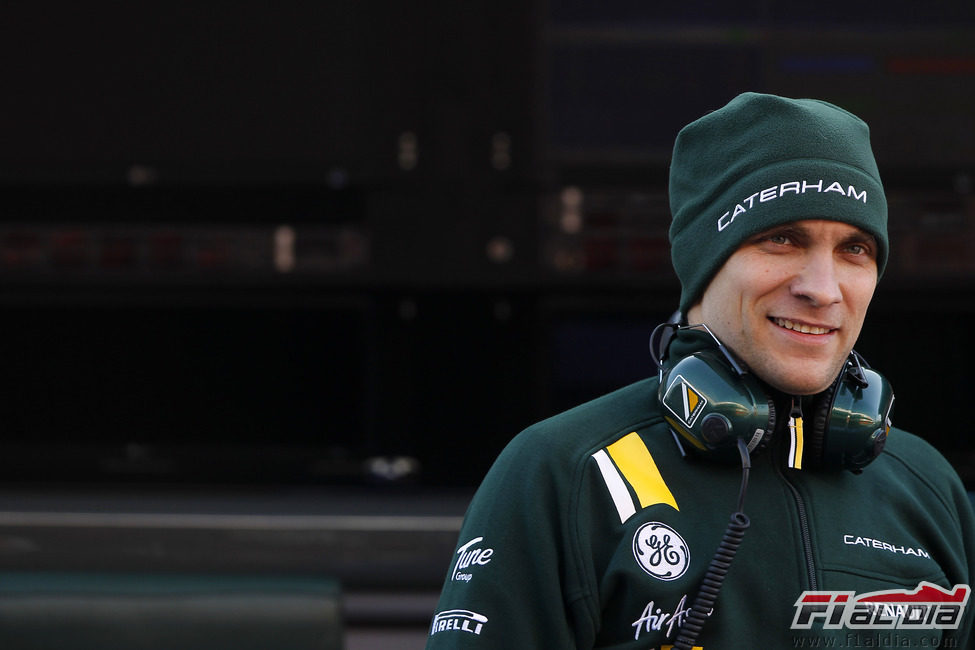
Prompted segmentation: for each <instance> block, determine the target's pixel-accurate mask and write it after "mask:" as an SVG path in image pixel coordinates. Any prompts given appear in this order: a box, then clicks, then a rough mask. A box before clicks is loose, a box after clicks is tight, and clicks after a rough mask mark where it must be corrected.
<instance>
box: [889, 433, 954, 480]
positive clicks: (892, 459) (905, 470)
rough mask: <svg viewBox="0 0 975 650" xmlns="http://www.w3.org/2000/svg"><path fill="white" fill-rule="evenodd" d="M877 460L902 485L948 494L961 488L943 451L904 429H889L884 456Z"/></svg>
mask: <svg viewBox="0 0 975 650" xmlns="http://www.w3.org/2000/svg"><path fill="white" fill-rule="evenodd" d="M881 459H883V460H882V461H881ZM878 461H881V463H880V464H881V465H882V466H886V467H888V468H889V469H890V470H891V471H893V472H894V473H895V474H896V475H897V477H898V480H899V481H901V482H904V481H907V480H913V481H914V482H920V483H923V484H926V485H928V486H929V487H930V488H931V489H933V490H935V491H937V492H939V493H941V494H945V495H946V494H948V493H950V492H953V491H956V490H957V489H960V487H961V480H960V479H959V478H958V474H957V473H956V471H955V469H954V467H952V465H951V463H949V462H948V460H947V459H946V458H945V457H944V455H942V454H941V452H940V451H938V450H937V449H936V448H935V447H934V446H933V445H932V444H931V443H929V442H928V441H927V440H924V439H923V438H922V437H920V436H917V435H914V434H913V433H910V432H907V431H904V430H902V429H893V428H892V429H891V430H890V434H889V436H888V438H887V444H886V446H885V448H884V453H883V454H881V456H880V457H879V458H878ZM875 462H876V461H875Z"/></svg>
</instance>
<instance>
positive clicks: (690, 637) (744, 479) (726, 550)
mask: <svg viewBox="0 0 975 650" xmlns="http://www.w3.org/2000/svg"><path fill="white" fill-rule="evenodd" d="M738 451H739V453H740V454H741V489H740V490H739V492H738V511H737V512H735V513H734V514H733V515H731V521H729V522H728V527H727V528H726V529H725V532H724V537H722V538H721V543H720V544H718V550H717V551H715V553H714V557H713V558H711V564H710V565H708V570H707V572H706V573H705V574H704V580H703V581H702V582H701V587H700V589H698V591H697V596H695V598H694V604H693V605H691V610H690V611H689V612H688V614H687V618H686V619H685V620H684V624H683V625H681V627H680V633H679V635H678V636H677V641H676V642H675V643H674V650H692V649H693V647H694V642H695V641H696V640H697V637H698V635H700V633H701V630H702V629H703V628H704V623H705V622H706V621H707V618H708V617H709V616H710V615H711V612H712V611H713V610H714V603H715V602H716V601H717V600H718V593H719V592H720V591H721V585H722V583H724V579H725V576H726V575H728V569H730V568H731V562H732V560H734V559H735V553H737V552H738V547H739V546H740V545H741V540H742V538H744V536H745V529H747V528H748V525H749V523H750V522H749V521H748V517H747V516H746V515H745V513H744V512H743V510H744V505H745V492H746V491H747V490H748V474H749V471H750V470H751V466H752V464H751V458H750V456H749V454H748V447H747V446H746V445H745V441H744V440H742V439H741V438H739V439H738Z"/></svg>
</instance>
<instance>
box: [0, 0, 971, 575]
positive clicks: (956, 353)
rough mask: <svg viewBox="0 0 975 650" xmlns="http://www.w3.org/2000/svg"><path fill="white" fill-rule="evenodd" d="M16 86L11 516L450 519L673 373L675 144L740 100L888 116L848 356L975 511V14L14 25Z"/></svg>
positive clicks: (12, 561)
mask: <svg viewBox="0 0 975 650" xmlns="http://www.w3.org/2000/svg"><path fill="white" fill-rule="evenodd" d="M0 62H2V63H0V69H2V86H0V89H2V92H0V316H2V329H0V332H2V337H0V360H2V362H3V365H2V368H3V373H2V376H0V486H4V489H5V490H6V491H5V492H4V495H6V496H5V497H4V498H6V499H7V501H6V503H5V505H4V504H0V505H4V507H5V508H6V509H7V510H8V511H24V512H27V511H31V512H40V511H56V512H62V511H72V512H78V511H82V510H84V511H86V512H88V511H91V510H98V509H100V508H101V509H107V510H111V509H112V508H113V507H115V508H116V509H117V510H121V511H124V512H130V513H131V512H133V511H137V510H139V509H140V507H141V508H142V509H143V510H144V509H145V506H139V505H138V503H139V501H138V500H136V501H134V502H132V501H126V502H125V504H124V505H118V504H117V503H116V502H112V501H111V499H112V498H119V495H123V496H126V497H127V496H128V495H135V494H145V493H146V491H151V493H152V494H153V495H154V497H153V498H156V499H161V501H159V502H153V503H157V505H156V506H153V507H156V508H158V509H163V510H165V509H166V507H164V506H162V505H158V503H179V504H181V505H179V506H176V505H171V506H169V507H168V508H169V511H172V512H176V511H182V510H187V509H190V510H192V509H194V508H198V507H201V506H199V505H198V502H193V503H195V504H196V505H192V504H190V502H187V501H182V502H179V501H178V500H177V501H166V499H167V498H169V497H168V496H166V495H171V494H179V495H186V494H196V495H198V494H207V495H213V494H219V495H221V497H220V498H221V499H225V500H222V501H219V502H213V503H210V504H209V505H207V506H206V507H205V508H203V509H204V510H205V511H206V512H208V513H211V514H212V513H215V512H217V511H220V510H221V509H223V510H225V511H228V510H229V511H234V512H243V511H246V510H247V508H248V506H247V505H246V503H248V502H247V501H246V499H245V498H244V497H241V496H240V495H241V494H247V495H251V496H253V495H263V496H260V497H255V498H264V497H266V495H267V494H269V493H272V494H282V493H286V494H288V495H292V496H293V495H295V494H301V495H305V496H303V497H294V499H291V500H288V501H286V502H279V501H276V502H275V503H276V504H278V505H275V506H273V507H272V506H270V505H267V504H266V503H265V505H263V506H261V507H263V508H265V510H267V509H268V508H270V509H272V510H273V509H274V508H280V507H283V508H294V507H296V506H294V505H293V504H294V503H301V500H300V499H301V498H306V497H307V495H308V494H314V495H315V496H314V497H313V498H310V500H309V501H307V502H305V503H307V504H311V505H308V508H310V509H312V510H314V511H315V512H316V513H318V514H320V515H323V516H324V515H327V514H328V512H326V510H327V509H326V507H325V506H323V505H322V504H323V503H330V501H329V500H330V499H335V500H336V503H338V504H339V505H338V506H336V507H339V508H342V509H345V510H348V509H350V508H351V509H352V510H356V511H357V512H367V511H368V512H373V513H374V514H376V515H377V516H382V515H384V514H388V513H386V512H385V511H383V510H382V509H381V508H379V506H376V504H380V503H389V498H390V495H396V496H398V497H404V495H407V496H409V497H410V498H413V497H416V498H421V499H426V500H427V501H423V502H422V503H429V502H434V503H441V504H442V503H448V504H451V505H450V506H449V508H448V510H449V513H447V514H449V515H450V516H452V517H455V519H452V520H451V521H456V517H459V515H460V514H462V512H463V506H464V504H466V498H467V496H469V493H470V491H471V490H472V489H473V488H474V487H475V486H476V485H477V484H478V483H479V482H480V479H481V478H482V476H483V474H484V472H485V471H486V470H487V468H488V466H489V465H490V463H491V461H492V460H493V458H494V457H495V456H496V454H497V453H498V451H499V450H500V449H501V448H502V446H503V445H504V444H505V443H506V442H507V441H508V440H509V439H510V438H511V437H512V436H513V435H514V434H516V433H517V432H518V431H519V430H520V429H522V428H524V427H525V426H527V425H529V424H531V423H532V422H534V421H535V420H537V419H539V418H542V417H545V416H547V415H550V414H553V413H555V412H557V411H559V410H561V409H563V408H566V407H568V406H571V405H573V404H576V403H578V402H580V401H582V400H585V399H588V398H591V397H595V396H597V395H599V394H601V393H603V392H605V391H607V390H610V389H613V388H616V387H618V386H621V385H623V384H625V383H628V382H629V381H631V380H634V379H638V378H641V377H644V376H647V375H648V374H650V373H651V372H653V367H652V362H651V360H650V358H649V355H648V354H647V339H648V336H649V333H650V331H651V329H652V328H653V326H654V325H655V324H657V323H658V322H660V321H662V320H664V319H665V318H666V317H667V316H668V315H669V314H670V312H671V311H672V310H673V309H674V308H675V306H676V303H677V297H678V287H677V283H676V280H675V278H674V277H673V274H672V271H671V267H670V260H669V251H668V245H667V227H668V225H669V211H668V203H667V170H668V164H669V156H670V150H671V147H672V144H673V140H674V137H675V136H676V134H677V131H678V130H679V129H680V127H681V126H683V125H684V124H686V123H687V122H689V121H691V120H693V119H695V118H697V117H699V116H700V115H702V114H704V113H705V112H707V111H709V110H713V109H715V108H718V107H720V106H721V105H723V104H724V103H726V102H727V101H728V100H730V99H731V98H732V97H734V96H735V95H737V94H738V93H740V92H742V91H746V90H755V91H763V92H773V93H778V94H783V95H787V96H793V97H816V98H820V99H826V100H829V101H832V102H834V103H837V104H839V105H841V106H843V107H845V108H847V109H849V110H851V111H853V112H855V113H857V114H858V115H860V116H861V117H863V118H864V119H865V120H866V121H867V122H868V123H869V124H870V126H871V132H872V138H873V143H874V149H875V153H876V157H877V160H878V164H879V166H880V169H881V173H882V175H883V178H884V181H885V185H886V189H887V192H888V200H889V204H890V230H891V242H892V257H891V261H890V266H889V268H888V271H887V274H886V275H885V277H884V278H883V280H882V282H881V284H880V288H879V290H878V294H877V296H876V298H875V302H874V305H873V307H872V311H871V314H870V315H869V317H868V321H867V325H866V328H865V331H864V335H863V338H862V344H861V345H860V346H859V349H860V351H861V352H862V353H864V355H865V356H866V357H867V359H868V360H869V361H870V362H871V363H872V364H873V365H874V366H875V367H877V368H878V369H880V370H881V371H882V372H884V374H886V375H887V376H888V378H889V379H890V380H891V382H892V383H893V385H894V388H895V391H896V393H897V403H896V408H895V411H894V419H895V423H896V424H897V425H899V426H900V427H902V428H906V429H909V430H912V431H914V432H916V433H919V434H921V435H922V436H924V437H926V438H927V439H928V440H930V441H931V442H932V443H933V444H935V445H936V446H937V447H938V448H939V449H941V450H942V451H943V452H944V453H945V454H946V455H947V456H948V458H949V459H950V460H951V461H952V463H953V464H954V465H955V466H956V467H957V469H958V471H959V472H960V474H961V475H962V477H963V478H964V479H965V480H966V482H968V483H970V484H975V462H973V460H972V459H971V447H972V445H971V444H970V443H969V440H968V436H969V432H968V427H967V426H966V424H965V423H966V421H967V418H966V415H967V409H966V408H965V406H964V405H965V403H966V402H967V399H968V391H969V390H970V388H971V385H972V382H971V379H970V368H972V367H973V349H975V343H973V342H972V339H971V337H970V335H969V333H970V330H971V320H972V312H973V309H975V255H973V254H972V251H973V250H975V208H973V206H975V195H973V191H975V187H973V184H975V83H973V82H975V4H972V3H962V2H938V1H935V2H926V3H920V4H919V3H915V2H907V1H899V2H885V3H866V2H849V1H845V2H838V1H828V2H819V3H815V4H814V5H810V4H808V3H800V2H793V1H791V0H783V1H779V0H750V1H746V2H737V3H724V2H694V1H692V2H682V3H669V4H668V3H647V2H642V1H639V0H605V1H603V2H600V3H588V2H578V1H575V0H549V1H548V2H544V1H538V2H531V1H524V0H522V1H518V2H513V1H510V0H492V1H491V2H487V1H486V0H470V1H468V2H462V3H439V2H427V3H419V2H398V3H395V2H368V1H364V2H356V1H353V0H341V1H336V2H310V1H298V0H296V1H293V2H285V3H277V4H271V3H266V2H257V1H253V0H241V1H238V2H225V3H224V2H202V3H176V2H162V1H158V0H155V1H147V2H140V3H115V2H78V3H70V4H69V3H50V2H43V1H41V2H30V3H27V2H15V3H7V4H5V5H4V7H3V9H2V10H0ZM701 254H702V255H707V254H708V253H707V251H706V250H702V251H701ZM299 488H301V490H299ZM350 490H351V491H352V492H350ZM78 494H86V495H100V496H101V497H105V499H108V500H97V499H96V500H95V501H91V502H86V503H85V505H79V504H77V503H72V502H70V501H59V499H60V498H61V497H60V496H59V495H65V499H67V498H68V495H78ZM352 494H354V495H355V496H349V495H352ZM363 494H365V495H366V497H365V498H366V499H367V505H363V506H362V507H361V508H360V509H358V510H357V509H356V508H355V507H352V506H349V504H350V503H354V501H350V500H349V499H355V498H362V495H363ZM160 495H163V496H160ZM336 495H339V496H336ZM31 499H34V500H33V501H31ZM450 499H453V501H451V500H450ZM93 503H94V504H98V505H92V504H93ZM112 503H116V505H115V506H112V505H111V504H112ZM143 503H144V502H143ZM251 503H253V502H251ZM262 503H264V502H262ZM281 503H286V504H287V505H283V506H282V505H281ZM411 503H412V502H411ZM134 504H135V505H134ZM188 504H189V505H188ZM242 504H244V505H242ZM445 507H446V506H445ZM417 508H419V509H420V510H422V511H423V512H424V513H428V510H429V507H428V505H420V506H417ZM258 509H260V508H258ZM262 512H263V511H262ZM437 512H440V511H439V510H438V511H437ZM0 514H2V513H0ZM428 514H429V513H428ZM451 525H452V524H451ZM447 528H448V529H449V528H450V527H449V526H448V527H447ZM451 531H452V529H451V530H446V531H444V539H446V540H448V541H447V542H443V543H442V547H443V548H440V547H437V552H443V553H445V555H443V558H442V562H441V564H443V567H441V566H440V565H439V564H436V562H435V561H434V564H435V569H436V570H435V571H433V573H434V574H435V575H433V577H432V578H428V582H427V583H425V588H429V589H431V590H435V589H436V586H437V585H438V584H439V582H440V579H441V576H442V575H443V573H442V569H443V568H444V567H446V563H447V562H448V561H449V554H450V553H451V550H452V543H453V541H452V539H451V535H455V534H456V531H455V530H454V531H453V532H451ZM24 534H27V533H24ZM41 546H42V547H43V545H41ZM163 548H164V550H163V551H162V552H161V553H162V555H161V556H160V557H164V558H166V557H168V558H171V557H172V555H173V553H172V552H170V551H168V550H166V547H165V544H163ZM2 550H3V545H2V544H0V551H2ZM80 552H81V553H82V554H84V552H83V551H80ZM18 553H19V554H18ZM219 553H222V551H217V550H215V551H214V554H219ZM269 556H270V555H268V557H269ZM4 557H5V558H6V560H5V561H6V566H7V567H12V568H22V567H23V566H27V565H31V566H35V567H37V566H47V564H45V562H47V563H48V564H50V565H51V566H54V567H55V568H66V567H67V568H71V567H72V564H71V560H70V559H66V558H67V556H65V555H58V554H56V553H54V552H53V551H51V552H49V553H48V554H47V555H44V553H43V549H42V552H41V555H40V556H36V555H35V556H32V555H30V553H20V552H11V553H9V554H7V555H2V554H0V559H2V558H4ZM38 557H39V558H40V559H37V558H38ZM93 557H95V556H94V555H92V556H91V557H88V558H87V560H86V561H89V562H95V564H96V565H99V564H98V561H97V560H93V559H92V558H93ZM262 557H265V556H262ZM433 557H438V556H436V555H434V556H433ZM25 558H27V559H25ZM52 558H53V559H52ZM177 564H178V563H177ZM258 564H259V562H258ZM99 566H102V567H103V568H105V567H108V568H113V566H114V565H111V563H110V562H108V560H105V559H103V560H102V565H99ZM149 566H150V568H154V569H160V568H165V567H167V566H169V565H167V564H166V563H165V561H164V560H158V564H157V565H152V564H151V563H150V565H149ZM143 568H144V567H143ZM286 568H288V569H290V570H300V569H301V568H302V567H301V566H299V565H295V566H289V567H286ZM319 568H321V567H319ZM322 570H324V569H322ZM338 571H339V572H341V571H340V570H338ZM352 582H353V583H354V582H355V581H354V580H352ZM366 582H368V581H366ZM376 582H377V583H382V579H381V578H376ZM344 584H346V585H348V584H349V581H348V580H346V582H345V583H344ZM363 584H365V583H363ZM369 584H373V583H369Z"/></svg>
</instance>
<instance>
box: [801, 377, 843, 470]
mask: <svg viewBox="0 0 975 650" xmlns="http://www.w3.org/2000/svg"><path fill="white" fill-rule="evenodd" d="M840 377H841V378H842V375H841V376H840ZM839 384H840V379H839V378H838V379H837V380H836V381H834V382H833V383H832V384H830V386H829V388H827V389H826V390H824V391H823V392H821V393H819V394H817V395H813V396H812V397H811V398H810V399H809V402H808V405H804V408H803V413H804V414H805V420H806V421H805V426H804V427H803V431H804V435H805V440H804V441H803V447H804V448H805V449H806V453H805V454H804V455H803V456H804V458H803V460H802V462H803V464H804V465H806V466H807V467H810V468H817V467H822V466H823V463H824V460H825V458H826V452H825V449H826V436H827V434H828V433H829V419H830V414H831V413H832V411H833V402H834V401H835V399H836V389H837V387H838V386H839Z"/></svg>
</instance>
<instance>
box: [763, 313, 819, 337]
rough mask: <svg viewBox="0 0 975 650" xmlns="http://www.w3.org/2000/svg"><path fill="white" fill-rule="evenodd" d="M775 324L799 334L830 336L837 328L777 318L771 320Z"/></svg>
mask: <svg viewBox="0 0 975 650" xmlns="http://www.w3.org/2000/svg"><path fill="white" fill-rule="evenodd" d="M769 320H771V321H772V322H773V323H775V324H776V325H778V326H779V327H783V328H785V329H787V330H792V331H793V332H799V333H801V334H817V335H821V334H829V333H830V332H832V331H834V330H835V328H832V327H824V326H822V325H809V324H807V323H797V322H796V321H792V320H789V319H788V318H779V317H777V316H775V317H772V318H770V319H769Z"/></svg>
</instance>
